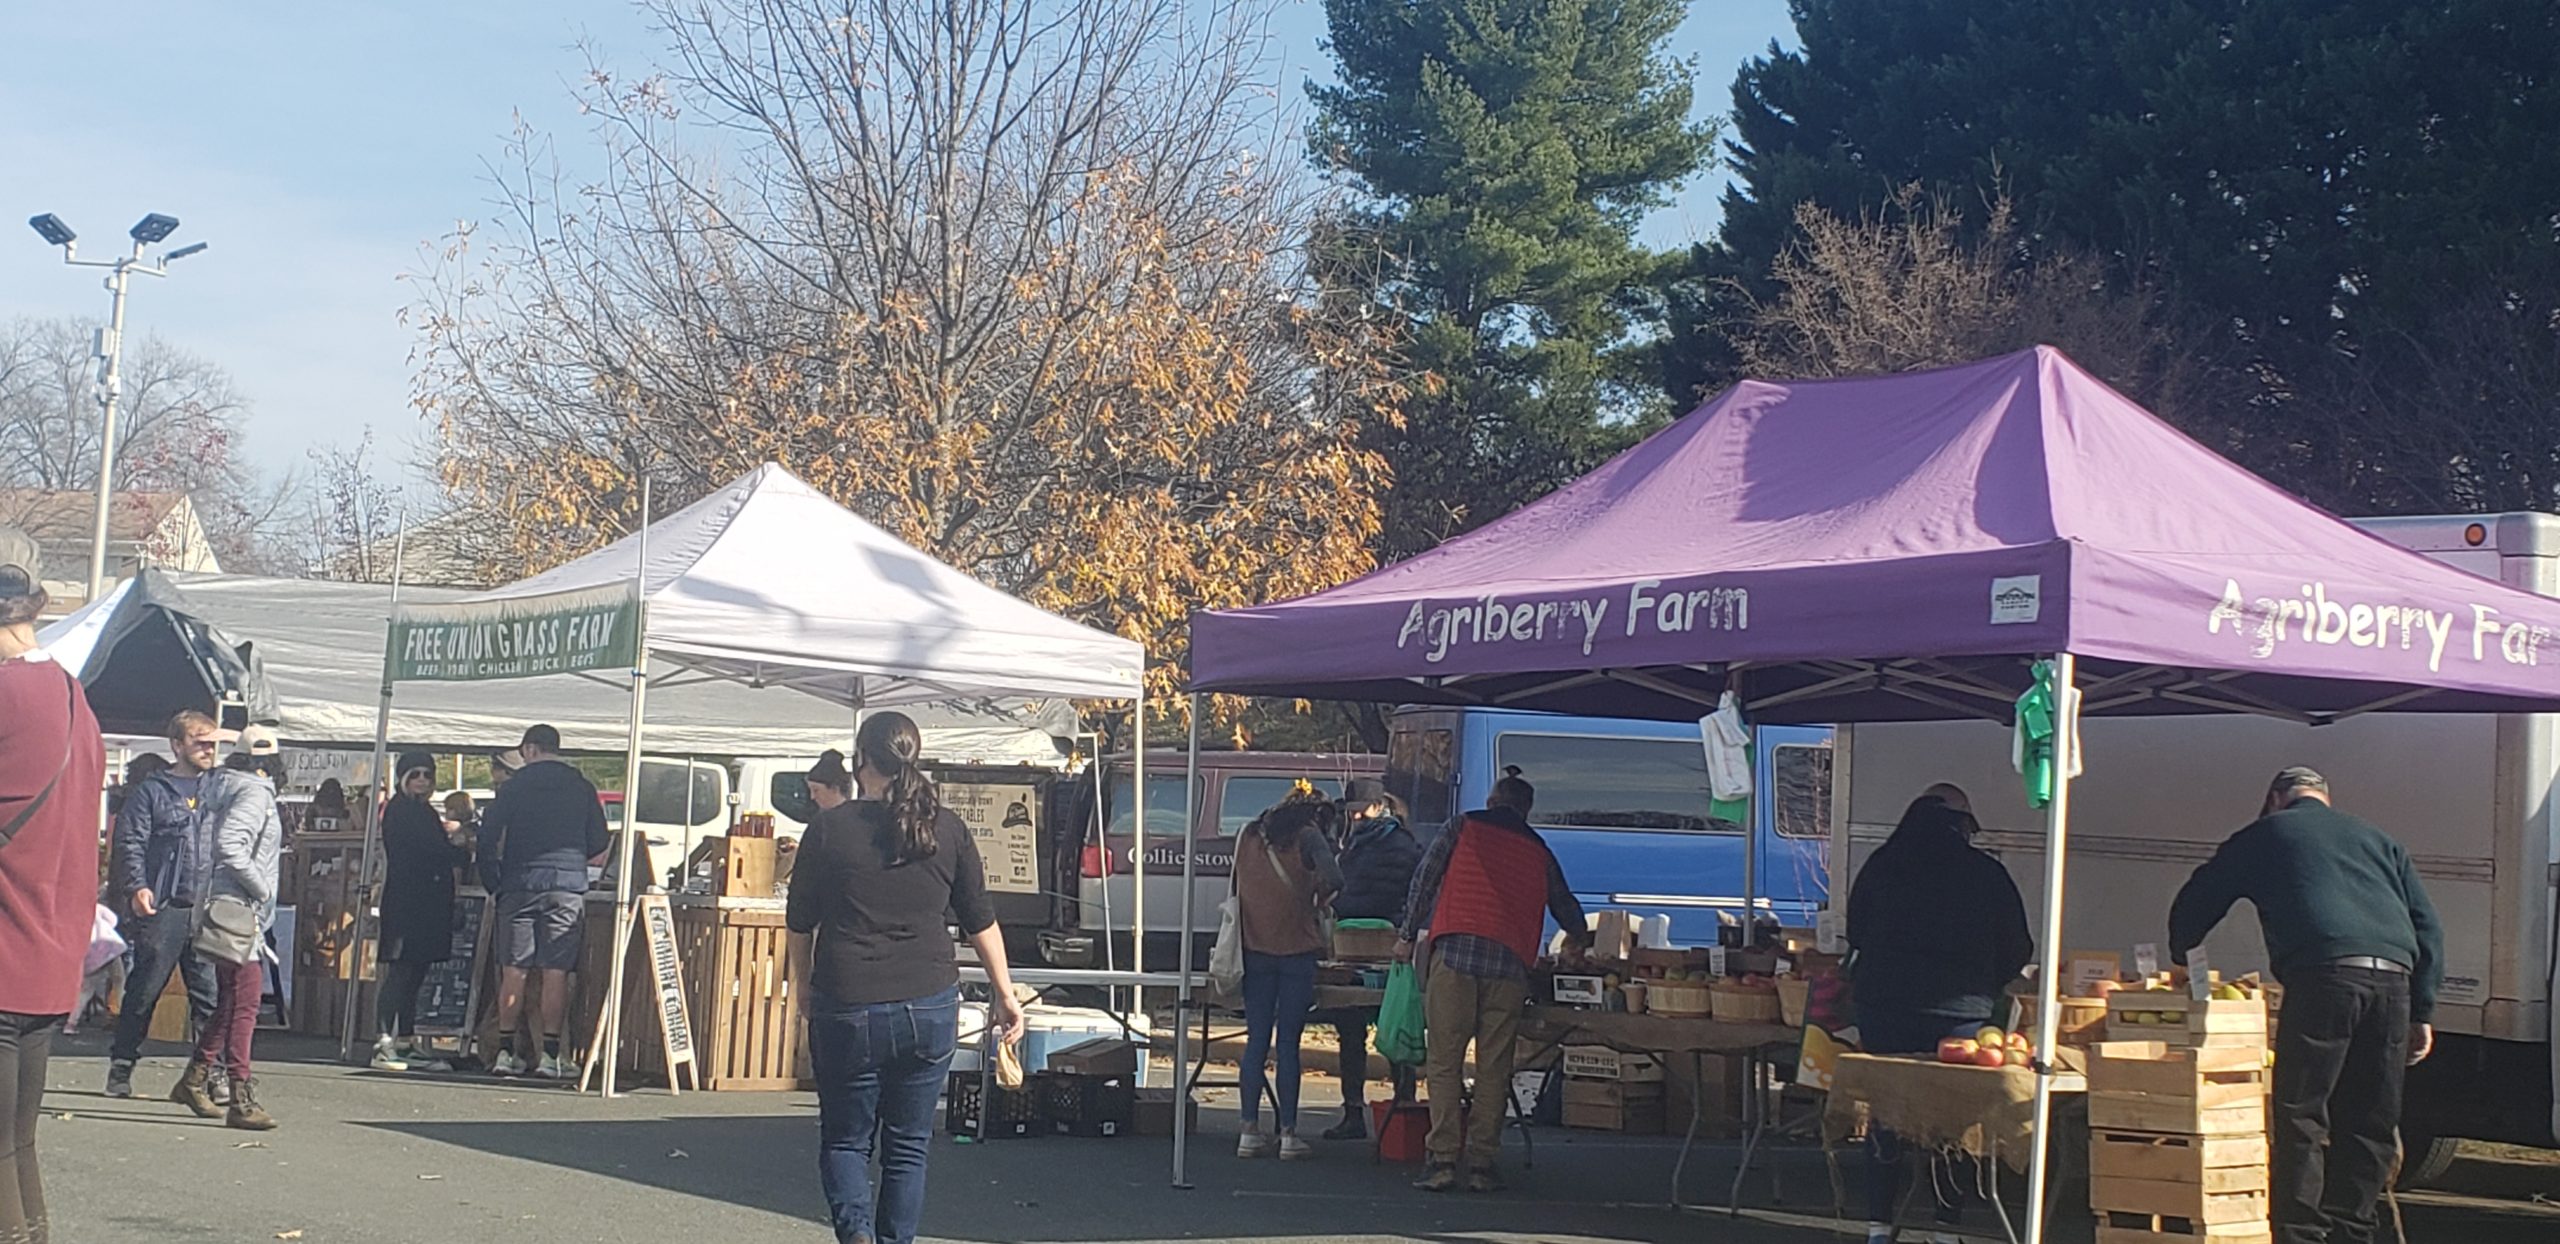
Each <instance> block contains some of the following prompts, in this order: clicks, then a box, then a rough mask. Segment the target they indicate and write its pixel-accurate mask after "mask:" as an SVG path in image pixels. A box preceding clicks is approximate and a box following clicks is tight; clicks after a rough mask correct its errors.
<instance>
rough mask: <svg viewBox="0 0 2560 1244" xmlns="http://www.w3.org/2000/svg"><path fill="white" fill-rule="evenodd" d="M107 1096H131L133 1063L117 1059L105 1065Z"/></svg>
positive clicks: (128, 1060)
mask: <svg viewBox="0 0 2560 1244" xmlns="http://www.w3.org/2000/svg"><path fill="white" fill-rule="evenodd" d="M107 1096H109V1097H116V1098H126V1097H131V1096H133V1061H132V1060H131V1059H125V1058H119V1059H116V1060H114V1061H112V1062H110V1063H108V1064H107Z"/></svg>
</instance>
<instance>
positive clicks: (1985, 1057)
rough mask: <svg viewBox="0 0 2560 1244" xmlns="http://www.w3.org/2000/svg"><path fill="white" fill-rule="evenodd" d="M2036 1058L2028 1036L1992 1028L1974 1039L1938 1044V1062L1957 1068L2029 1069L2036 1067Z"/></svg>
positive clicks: (1952, 1038) (1981, 1032) (1957, 1038)
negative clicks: (1953, 1065) (1965, 1066)
mask: <svg viewBox="0 0 2560 1244" xmlns="http://www.w3.org/2000/svg"><path fill="white" fill-rule="evenodd" d="M2035 1057H2036V1051H2035V1043H2034V1042H2033V1041H2032V1040H2030V1039H2029V1038H2028V1036H2027V1034H2025V1033H2023V1032H2008V1031H2005V1030H2003V1029H1999V1028H1994V1027H1990V1026H1988V1025H1986V1026H1985V1027H1984V1028H1983V1029H1982V1030H1981V1031H1980V1032H1977V1033H1975V1034H1973V1035H1972V1036H1970V1037H1948V1038H1947V1039H1945V1040H1943V1041H1940V1042H1938V1061H1939V1062H1942V1063H1951V1064H1955V1065H1957V1066H1964V1065H1967V1064H1970V1065H1972V1066H1975V1067H2026V1066H2031V1065H2033V1064H2034V1062H2035Z"/></svg>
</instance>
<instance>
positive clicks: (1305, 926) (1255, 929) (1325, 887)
mask: <svg viewBox="0 0 2560 1244" xmlns="http://www.w3.org/2000/svg"><path fill="white" fill-rule="evenodd" d="M1341 819H1342V810H1341V809H1340V808H1339V807H1337V806H1335V804H1334V802H1333V801H1332V800H1330V799H1327V798H1325V797H1324V796H1323V795H1322V794H1319V793H1317V791H1316V789H1315V787H1313V786H1311V785H1309V784H1307V783H1306V782H1304V781H1301V782H1299V783H1298V789H1297V791H1296V792H1295V793H1293V794H1291V795H1290V796H1289V797H1288V798H1286V799H1283V800H1281V801H1280V802H1279V803H1278V804H1276V805H1273V807H1272V808H1271V810H1269V811H1267V812H1264V813H1263V814H1262V815H1261V816H1258V817H1255V818H1254V820H1253V823H1252V824H1250V825H1247V826H1245V827H1244V832H1243V833H1242V834H1239V835H1237V836H1236V858H1235V863H1234V864H1233V865H1232V866H1231V868H1230V871H1231V872H1232V873H1233V874H1234V877H1235V884H1236V927H1237V930H1238V931H1239V932H1240V933H1242V934H1243V936H1244V1031H1245V1038H1244V1060H1243V1063H1242V1065H1241V1067H1240V1068H1239V1072H1240V1074H1239V1075H1238V1077H1237V1079H1238V1083H1239V1084H1240V1086H1241V1087H1240V1090H1239V1092H1240V1093H1241V1112H1240V1113H1241V1114H1242V1115H1243V1118H1244V1131H1243V1133H1242V1134H1241V1135H1239V1136H1238V1137H1237V1138H1236V1156H1237V1157H1240V1158H1258V1157H1261V1156H1262V1155H1263V1154H1266V1153H1269V1152H1272V1151H1273V1149H1274V1148H1275V1146H1274V1144H1273V1142H1272V1138H1271V1137H1270V1136H1266V1135H1264V1134H1263V1131H1262V1085H1263V1063H1264V1060H1265V1059H1268V1060H1270V1061H1271V1062H1272V1063H1273V1064H1274V1068H1273V1072H1274V1074H1273V1075H1272V1077H1271V1078H1272V1096H1273V1098H1274V1099H1275V1102H1276V1105H1277V1107H1278V1109H1277V1112H1276V1113H1275V1115H1274V1116H1273V1118H1272V1123H1273V1125H1274V1127H1275V1128H1276V1129H1277V1131H1278V1135H1279V1143H1278V1144H1277V1146H1276V1148H1277V1149H1278V1151H1279V1154H1280V1160H1281V1161H1284V1162H1295V1161H1298V1160H1300V1159H1302V1158H1308V1157H1313V1156H1314V1155H1315V1148H1314V1147H1313V1146H1311V1145H1309V1144H1308V1143H1307V1142H1306V1141H1304V1140H1302V1139H1300V1138H1299V1136H1298V1072H1299V1064H1298V1038H1299V1036H1300V1034H1301V1033H1302V1032H1303V1031H1304V1030H1305V1029H1306V1026H1307V1009H1308V1008H1309V1007H1312V1006H1314V1005H1315V1000H1316V960H1317V958H1318V957H1319V956H1321V955H1322V954H1323V953H1324V950H1325V929H1324V925H1323V923H1322V921H1321V919H1320V917H1321V915H1322V914H1323V911H1324V909H1325V907H1326V906H1327V905H1328V904H1330V903H1331V902H1332V901H1333V896H1334V895H1335V894H1338V893H1340V892H1341V890H1342V870H1341V867H1340V865H1339V863H1338V862H1337V861H1336V860H1335V859H1334V856H1333V836H1334V826H1335V825H1336V824H1338V823H1339V822H1340V821H1341Z"/></svg>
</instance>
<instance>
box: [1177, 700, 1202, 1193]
mask: <svg viewBox="0 0 2560 1244" xmlns="http://www.w3.org/2000/svg"><path fill="white" fill-rule="evenodd" d="M1199 798H1200V694H1199V693H1198V692H1196V691H1195V692H1193V693H1192V695H1191V747H1190V759H1189V761H1188V763H1187V764H1186V765H1185V766H1184V769H1183V775H1182V962H1181V963H1179V964H1177V965H1176V966H1175V967H1174V975H1175V977H1176V978H1177V980H1178V981H1179V982H1180V983H1179V984H1178V985H1177V986H1176V988H1175V993H1174V1006H1173V1186H1174V1187H1177V1188H1188V1187H1190V1186H1191V1177H1190V1174H1191V1173H1190V1140H1191V1109H1190V1105H1191V1103H1190V1097H1191V1086H1190V1085H1188V1084H1186V1083H1185V1082H1184V1081H1183V1075H1184V1073H1185V1072H1186V1070H1187V1069H1188V1068H1189V1067H1190V1066H1191V924H1192V906H1193V901H1194V900H1193V895H1192V886H1191V883H1192V880H1193V878H1194V876H1195V875H1196V873H1197V865H1196V863H1195V862H1194V860H1193V858H1192V857H1193V855H1194V854H1195V853H1196V849H1197V843H1196V842H1195V839H1196V837H1197V836H1198V834H1199V826H1200V821H1199V816H1198V813H1197V811H1196V810H1195V809H1194V808H1193V807H1192V805H1193V804H1194V803H1196V802H1197V801H1198V800H1199Z"/></svg>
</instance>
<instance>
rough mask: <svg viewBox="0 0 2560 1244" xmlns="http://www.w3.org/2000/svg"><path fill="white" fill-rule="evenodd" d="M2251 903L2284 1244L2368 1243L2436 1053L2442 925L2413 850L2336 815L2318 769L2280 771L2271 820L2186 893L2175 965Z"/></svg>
mask: <svg viewBox="0 0 2560 1244" xmlns="http://www.w3.org/2000/svg"><path fill="white" fill-rule="evenodd" d="M2244 898H2245V899H2248V900H2249V901H2250V902H2251V903H2253V904H2255V905H2256V906H2257V908H2258V922H2259V924H2260V926H2261V927H2262V928H2263V929H2264V930H2265V933H2266V943H2267V957H2268V959H2269V960H2270V961H2271V962H2272V964H2273V965H2274V968H2275V973H2276V979H2277V980H2279V981H2281V982H2282V983H2283V984H2284V989H2285V993H2284V1022H2283V1023H2282V1024H2281V1025H2279V1026H2278V1030H2277V1038H2276V1072H2275V1075H2276V1083H2275V1118H2274V1119H2272V1120H2270V1136H2269V1139H2270V1140H2272V1141H2273V1148H2274V1170H2273V1172H2272V1174H2273V1179H2274V1190H2273V1191H2274V1195H2273V1205H2272V1209H2273V1211H2274V1217H2275V1227H2276V1239H2277V1240H2278V1241H2279V1244H2326V1242H2327V1241H2331V1240H2336V1241H2342V1242H2349V1244H2368V1242H2369V1241H2371V1240H2372V1239H2373V1238H2374V1233H2375V1218H2374V1204H2375V1202H2376V1201H2378V1200H2379V1199H2380V1198H2381V1196H2382V1190H2383V1187H2384V1185H2385V1184H2386V1183H2387V1182H2388V1181H2389V1180H2390V1178H2391V1170H2392V1166H2393V1164H2394V1162H2395V1161H2396V1160H2397V1156H2398V1152H2399V1135H2398V1133H2399V1127H2400V1086H2401V1080H2402V1077H2403V1075H2404V1073H2405V1072H2406V1070H2407V1068H2408V1067H2409V1065H2410V1064H2412V1063H2416V1062H2418V1061H2419V1060H2420V1059H2423V1058H2425V1057H2426V1056H2427V1053H2428V1051H2429V1050H2430V1049H2431V1048H2432V1047H2433V1046H2434V1044H2435V1029H2434V1027H2433V1026H2432V1024H2431V1021H2432V1020H2433V1018H2434V1015H2435V1002H2436V990H2437V988H2438V987H2439V986H2440V985H2442V984H2443V982H2444V930H2443V926H2442V925H2441V924H2439V923H2438V922H2437V920H2436V912H2435V907H2434V906H2433V905H2432V904H2430V903H2429V902H2428V901H2427V891H2426V887H2424V886H2422V885H2420V884H2419V883H2418V869H2417V866H2416V865H2415V864H2414V863H2412V862H2411V861H2410V859H2409V852H2408V851H2407V850H2406V849H2405V848H2403V847H2402V846H2401V845H2400V844H2399V843H2397V842H2394V841H2392V840H2391V839H2390V838H2389V837H2388V836H2386V835H2385V834H2384V833H2383V832H2382V831H2381V830H2379V829H2376V828H2374V827H2373V826H2371V825H2369V824H2366V823H2365V822H2363V821H2361V820H2358V819H2356V818H2355V817H2352V816H2348V815H2347V814H2345V813H2343V812H2340V811H2337V810H2336V809H2335V808H2332V807H2331V806H2330V805H2329V782H2328V779H2326V778H2323V777H2321V776H2320V775H2319V774H2317V773H2314V772H2312V771H2311V770H2309V769H2298V768H2297V769H2286V770H2285V771H2283V772H2281V773H2278V774H2277V775H2276V778H2275V782H2274V783H2273V785H2272V786H2270V787H2269V789H2268V791H2267V803H2266V808H2265V814H2264V815H2262V816H2260V817H2259V818H2258V819H2257V820H2256V821H2255V822H2252V823H2251V824H2250V825H2249V826H2248V828H2246V829H2243V830H2241V831H2240V832H2239V833H2237V834H2233V835H2232V836H2231V837H2230V839H2229V840H2228V841H2225V842H2224V843H2223V844H2222V847H2221V849H2220V850H2217V851H2215V852H2214V855H2213V858H2212V859H2210V860H2207V861H2205V863H2204V865H2203V866H2202V867H2200V868H2198V869H2196V871H2195V875H2194V876H2193V877H2190V878H2188V879H2187V884H2186V887H2185V888H2184V889H2181V890H2180V891H2178V898H2177V902H2176V903H2174V904H2173V905H2172V906H2171V907H2170V909H2169V949H2170V951H2171V952H2172V954H2173V955H2174V956H2175V957H2176V958H2177V960H2178V961H2179V962H2181V963H2183V962H2185V961H2186V957H2187V952H2188V951H2189V950H2192V949H2194V948H2195V947H2196V945H2197V944H2199V943H2201V942H2202V941H2204V938H2205V934H2207V933H2210V932H2212V931H2213V926H2215V925H2216V924H2219V923H2221V922H2222V917H2223V916H2224V915H2225V914H2227V913H2229V912H2230V910H2231V905H2232V904H2233V903H2235V902H2238V901H2239V900H2241V899H2244Z"/></svg>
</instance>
